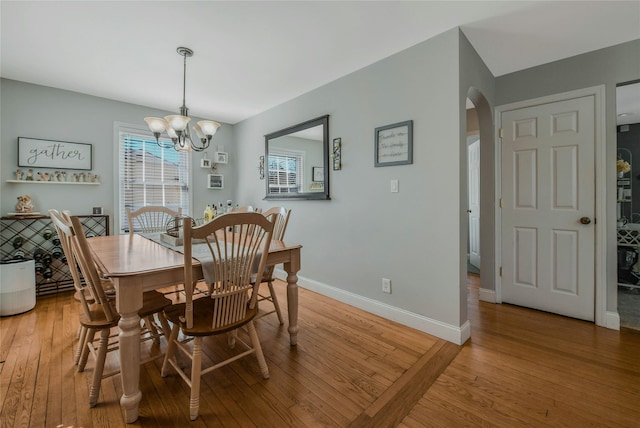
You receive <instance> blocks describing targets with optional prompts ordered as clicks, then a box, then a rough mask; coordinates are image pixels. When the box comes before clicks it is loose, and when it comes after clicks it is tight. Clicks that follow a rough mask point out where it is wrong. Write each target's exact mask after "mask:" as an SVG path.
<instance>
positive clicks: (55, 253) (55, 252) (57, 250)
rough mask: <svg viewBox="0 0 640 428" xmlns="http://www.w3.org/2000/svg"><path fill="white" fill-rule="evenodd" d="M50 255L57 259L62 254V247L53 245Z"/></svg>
mask: <svg viewBox="0 0 640 428" xmlns="http://www.w3.org/2000/svg"><path fill="white" fill-rule="evenodd" d="M51 256H52V257H53V258H54V259H59V258H60V257H61V256H62V249H61V248H60V247H54V248H53V250H51Z"/></svg>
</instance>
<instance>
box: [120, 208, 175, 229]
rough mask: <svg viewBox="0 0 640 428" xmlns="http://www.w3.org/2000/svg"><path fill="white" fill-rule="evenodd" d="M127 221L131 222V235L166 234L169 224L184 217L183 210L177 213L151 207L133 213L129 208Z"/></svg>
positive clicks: (167, 209) (168, 209)
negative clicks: (177, 218) (176, 218)
mask: <svg viewBox="0 0 640 428" xmlns="http://www.w3.org/2000/svg"><path fill="white" fill-rule="evenodd" d="M126 211H127V221H128V222H129V234H131V235H133V234H134V233H136V232H138V233H153V232H165V231H166V230H167V224H168V223H169V222H170V221H171V220H173V219H174V218H175V217H179V216H181V215H182V208H178V209H177V210H176V211H174V210H172V209H170V208H167V207H163V206H155V205H149V206H146V207H142V208H139V209H137V210H135V211H131V210H130V209H129V208H127V210H126Z"/></svg>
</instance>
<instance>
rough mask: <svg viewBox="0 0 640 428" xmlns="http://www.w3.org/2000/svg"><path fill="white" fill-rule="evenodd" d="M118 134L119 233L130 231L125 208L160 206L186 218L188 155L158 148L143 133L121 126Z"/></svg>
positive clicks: (187, 209)
mask: <svg viewBox="0 0 640 428" xmlns="http://www.w3.org/2000/svg"><path fill="white" fill-rule="evenodd" d="M118 131H119V132H118V135H119V160H118V167H119V174H118V178H117V179H118V181H119V184H118V187H119V201H118V214H119V220H120V222H119V225H120V230H121V231H122V232H128V231H129V230H128V223H127V212H126V208H129V209H130V210H131V211H133V210H137V209H138V208H141V207H144V206H147V205H162V206H165V207H167V208H170V209H172V210H177V209H178V208H182V213H183V214H185V215H189V213H190V206H189V200H190V198H189V169H190V162H189V152H187V151H180V152H178V151H176V150H174V149H173V148H171V149H163V148H160V147H159V146H158V145H157V144H156V140H155V137H153V136H152V135H151V134H150V133H148V132H145V131H142V130H138V129H132V128H128V127H123V126H121V127H118Z"/></svg>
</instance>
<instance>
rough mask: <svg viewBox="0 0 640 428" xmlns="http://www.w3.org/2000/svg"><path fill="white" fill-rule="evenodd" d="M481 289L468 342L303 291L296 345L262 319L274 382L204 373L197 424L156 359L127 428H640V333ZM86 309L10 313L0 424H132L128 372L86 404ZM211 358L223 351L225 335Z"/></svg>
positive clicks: (57, 301)
mask: <svg viewBox="0 0 640 428" xmlns="http://www.w3.org/2000/svg"><path fill="white" fill-rule="evenodd" d="M477 284H478V280H477V277H473V276H471V277H470V287H469V290H470V293H469V313H470V319H471V322H472V338H471V340H470V341H469V342H468V343H466V344H465V345H464V346H463V347H458V346H455V345H452V344H450V343H448V342H445V341H442V340H440V339H437V338H434V337H432V336H429V335H426V334H424V333H421V332H418V331H415V330H412V329H409V328H406V327H403V326H400V325H398V324H395V323H392V322H389V321H386V320H383V319H381V318H379V317H376V316H373V315H370V314H367V313H365V312H363V311H360V310H358V309H355V308H352V307H350V306H347V305H343V304H341V303H337V302H335V301H333V300H331V299H328V298H326V297H323V296H320V295H317V294H315V293H312V292H310V291H306V290H304V289H301V290H300V316H299V322H300V335H299V339H298V346H297V347H295V348H291V347H289V344H288V342H289V336H288V333H287V332H286V328H284V327H280V326H278V324H277V320H276V318H275V314H273V315H269V316H267V317H264V318H262V319H260V320H258V321H257V322H256V324H257V329H258V333H259V335H260V337H261V340H262V344H263V349H264V351H265V356H266V358H267V362H268V364H269V370H270V373H271V378H270V379H268V380H264V379H262V377H261V376H260V374H259V369H258V365H257V363H256V361H255V359H253V358H247V359H243V360H240V361H237V362H235V363H233V364H231V365H229V366H227V367H225V368H223V369H221V370H217V371H214V372H213V373H210V374H208V375H206V376H205V377H204V378H203V383H202V390H201V403H202V404H201V408H200V418H199V419H198V420H197V421H195V422H192V423H190V422H189V421H188V419H189V418H188V388H187V386H186V385H185V384H184V382H183V381H182V380H181V379H179V378H178V377H177V376H176V375H175V374H171V375H170V376H169V377H167V378H165V379H163V378H161V377H160V375H159V366H160V362H159V361H155V362H151V363H147V364H146V365H144V366H142V369H141V382H140V388H141V390H142V393H143V399H142V402H141V404H140V415H141V416H140V419H139V420H138V422H137V423H135V424H133V425H131V426H143V427H174V426H175V427H184V426H188V425H192V426H196V427H250V426H259V427H267V426H274V427H287V426H290V427H387V426H388V427H391V426H401V427H405V428H406V427H430V426H441V427H461V426H502V427H518V426H535V427H540V426H569V427H586V426H611V427H618V426H620V427H634V426H635V427H637V426H640V334H634V333H632V332H628V331H623V332H617V331H612V330H607V329H603V328H600V327H596V326H595V325H594V324H592V323H587V322H582V321H577V320H573V319H568V318H563V317H559V316H555V315H551V314H546V313H542V312H537V311H533V310H528V309H523V308H518V307H514V306H510V305H493V304H488V303H483V302H478V293H477ZM277 288H278V292H279V295H280V300H281V301H282V302H285V294H284V286H283V284H280V286H279V287H277ZM284 306H286V304H285V305H284ZM78 309H79V308H78V307H77V305H76V303H75V301H74V300H73V299H72V297H71V295H69V294H65V295H58V296H53V297H45V298H40V299H38V303H37V306H36V308H35V310H33V311H31V312H28V313H26V314H23V315H19V316H13V317H5V318H2V319H0V427H13V426H16V427H26V426H33V427H42V426H46V427H57V426H63V427H69V426H74V427H86V428H88V427H120V426H123V425H124V424H123V419H122V414H121V411H120V407H119V404H118V397H119V396H120V393H121V386H120V380H119V377H118V376H113V377H111V378H108V379H105V380H104V381H103V382H102V390H101V395H100V399H99V402H98V405H97V407H95V408H93V409H90V408H89V407H88V391H87V385H88V382H89V379H90V376H91V373H92V370H93V362H92V361H91V360H90V361H89V363H88V365H87V370H86V371H85V372H84V373H76V372H75V367H74V366H73V352H74V350H75V346H76V343H75V341H74V336H75V329H76V319H77V314H78ZM283 309H285V308H283ZM217 345H219V346H217ZM162 349H164V344H163V345H162V346H161V349H160V350H162ZM151 351H152V352H158V349H151ZM205 352H206V355H207V357H208V358H215V356H216V355H220V354H224V353H225V352H227V351H226V349H225V346H224V340H221V341H218V340H215V341H210V342H209V343H208V346H207V347H206V350H205ZM114 357H117V356H116V355H114ZM110 358H111V357H110ZM109 364H111V365H112V366H117V360H116V359H115V358H111V359H110V361H109Z"/></svg>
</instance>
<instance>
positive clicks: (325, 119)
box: [264, 115, 331, 200]
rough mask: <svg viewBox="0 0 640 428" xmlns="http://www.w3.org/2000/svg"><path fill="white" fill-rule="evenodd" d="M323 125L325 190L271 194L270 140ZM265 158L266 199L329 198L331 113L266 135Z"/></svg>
mask: <svg viewBox="0 0 640 428" xmlns="http://www.w3.org/2000/svg"><path fill="white" fill-rule="evenodd" d="M318 125H322V162H323V167H324V192H306V193H279V194H269V140H273V139H274V138H278V137H283V136H285V135H289V134H294V133H296V132H300V131H303V130H305V129H309V128H313V127H315V126H318ZM264 158H265V197H264V199H265V200H289V199H298V200H300V199H302V200H329V199H331V198H330V197H329V115H325V116H320V117H317V118H315V119H311V120H308V121H306V122H302V123H298V124H297V125H293V126H290V127H288V128H285V129H281V130H279V131H275V132H272V133H270V134H267V135H265V136H264Z"/></svg>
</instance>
